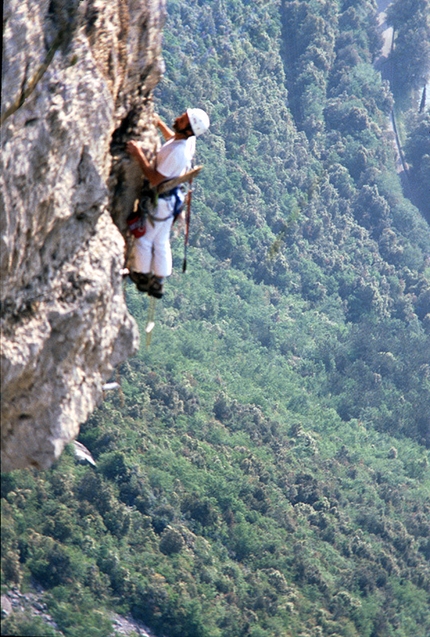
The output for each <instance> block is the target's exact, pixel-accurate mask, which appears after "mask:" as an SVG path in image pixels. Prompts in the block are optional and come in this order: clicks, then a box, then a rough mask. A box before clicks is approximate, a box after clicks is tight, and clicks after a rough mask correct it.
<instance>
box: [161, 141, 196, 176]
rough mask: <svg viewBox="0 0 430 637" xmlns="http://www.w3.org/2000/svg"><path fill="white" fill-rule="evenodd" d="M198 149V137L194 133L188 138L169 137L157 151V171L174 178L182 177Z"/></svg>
mask: <svg viewBox="0 0 430 637" xmlns="http://www.w3.org/2000/svg"><path fill="white" fill-rule="evenodd" d="M195 150H196V138H195V136H194V135H193V136H192V137H188V138H187V139H175V138H174V137H172V139H169V141H167V142H166V143H165V144H163V146H162V147H161V148H160V150H159V151H158V153H157V172H159V173H160V174H161V175H163V176H164V177H166V179H173V178H174V177H180V176H181V175H183V174H184V173H186V172H187V169H189V168H190V167H191V161H192V159H193V157H194V153H195Z"/></svg>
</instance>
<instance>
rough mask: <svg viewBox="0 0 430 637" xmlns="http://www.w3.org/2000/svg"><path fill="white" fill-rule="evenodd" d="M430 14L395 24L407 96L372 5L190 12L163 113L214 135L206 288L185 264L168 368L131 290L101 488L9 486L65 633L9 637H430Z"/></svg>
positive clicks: (179, 31)
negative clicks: (126, 355)
mask: <svg viewBox="0 0 430 637" xmlns="http://www.w3.org/2000/svg"><path fill="white" fill-rule="evenodd" d="M429 15H430V3H429V0H418V1H413V2H412V1H411V0H395V1H394V2H393V3H392V4H391V5H389V7H388V9H387V20H388V24H389V25H391V26H393V28H394V34H395V46H394V47H393V50H392V51H391V53H390V57H389V58H388V60H387V61H386V64H385V71H384V72H381V71H380V70H375V62H376V60H377V59H378V57H379V56H380V50H381V46H382V38H381V34H380V30H378V26H377V7H376V4H375V3H374V2H372V0H254V1H253V2H250V0H228V1H227V0H187V2H185V1H184V0H168V1H167V21H166V25H165V29H164V44H163V55H164V59H165V63H166V73H165V77H164V79H163V80H162V82H161V83H160V85H159V86H158V88H157V89H156V91H155V97H154V100H155V108H156V110H157V111H158V112H159V113H160V115H161V116H162V117H163V118H164V119H165V120H166V121H167V122H171V121H172V120H173V118H174V117H175V116H176V115H177V114H179V113H180V112H182V111H183V110H184V109H185V108H187V107H189V106H193V107H194V106H196V107H201V108H205V109H206V110H207V111H208V112H209V114H210V117H211V130H210V133H208V134H207V135H205V136H203V137H202V138H199V140H198V142H197V149H198V157H197V160H198V161H197V163H199V164H203V165H204V169H203V171H202V172H201V174H200V176H199V178H198V180H196V182H195V191H194V194H193V210H192V218H191V227H190V247H189V250H188V268H187V272H186V273H185V274H182V273H181V264H182V257H183V241H182V240H181V239H176V240H175V241H174V243H173V250H174V274H173V276H172V277H171V278H170V279H169V280H168V282H167V283H166V293H165V296H164V297H163V299H162V300H161V301H157V304H156V316H155V323H156V325H155V328H154V330H153V332H152V339H151V343H150V346H149V347H147V346H146V343H145V324H146V321H147V316H148V308H149V303H148V297H146V296H144V295H143V294H141V293H139V292H138V291H137V289H136V288H135V287H134V285H133V284H132V283H131V282H126V283H125V284H124V293H125V295H126V299H127V304H128V306H129V309H130V312H131V313H132V314H133V316H134V317H135V318H136V320H137V321H138V323H139V327H140V332H141V348H140V351H139V353H138V354H137V355H136V356H134V357H133V358H132V359H130V360H129V361H128V362H127V363H125V364H123V365H122V366H121V367H120V369H119V370H118V373H117V375H116V376H115V378H114V379H119V380H120V383H121V389H120V390H119V391H114V392H109V393H108V394H107V395H106V398H105V400H104V402H103V403H102V404H101V406H100V408H99V409H98V410H97V411H96V412H95V413H94V414H93V416H92V417H91V418H90V420H89V421H88V422H87V423H85V424H84V425H83V426H82V427H81V432H80V435H79V438H78V439H79V441H80V442H82V443H83V444H84V445H85V446H86V447H87V448H88V449H89V450H90V451H91V453H92V455H93V457H94V458H95V461H96V463H97V466H96V467H92V466H89V465H83V464H79V463H77V462H76V460H75V457H74V454H73V448H72V446H71V445H70V446H69V447H68V448H67V449H66V451H65V452H64V454H63V456H62V457H61V459H60V460H59V461H58V463H57V464H56V465H55V466H54V467H53V468H52V469H51V470H49V471H46V472H36V471H15V472H12V473H9V474H6V475H3V476H2V494H1V495H2V592H5V591H8V590H9V589H11V588H12V587H19V588H20V589H21V590H23V591H30V590H32V589H33V588H34V587H35V586H38V587H41V589H42V590H43V591H44V593H43V600H44V602H45V603H46V606H47V609H48V612H49V614H50V615H51V617H53V619H54V620H55V622H56V625H57V628H53V627H52V626H49V627H48V626H47V625H46V624H43V622H42V620H41V619H40V618H38V617H31V616H30V615H28V614H27V615H25V614H24V615H18V614H11V615H10V616H8V617H7V618H5V619H4V620H3V621H2V635H40V636H43V635H48V637H60V635H63V636H64V637H108V636H110V635H115V634H116V633H115V632H114V629H113V627H112V622H111V620H110V616H109V613H110V611H113V610H114V611H115V612H117V613H120V614H122V615H124V616H128V615H129V616H131V617H133V618H135V619H136V620H140V621H142V622H143V623H144V624H145V625H147V626H148V627H150V628H151V629H152V630H153V631H154V634H155V635H157V637H328V636H330V637H428V636H429V634H430V567H429V561H430V467H429V450H430V228H429V223H430V209H429V207H428V206H429V202H430V195H429V192H428V191H429V184H430V135H429V130H430V112H429V109H428V107H427V106H426V105H425V104H424V106H423V104H422V101H423V100H422V89H423V87H424V85H425V83H426V82H428V80H429V72H430V44H429V42H430V22H429ZM417 32H419V33H418V34H417ZM417 38H419V40H420V42H421V45H422V46H419V47H418V46H416V44H417ZM387 69H388V70H387ZM393 111H394V112H395V114H396V118H397V121H398V125H399V127H400V133H401V139H402V143H403V145H404V153H405V157H406V161H407V162H408V166H409V170H408V177H407V179H408V184H409V191H408V193H409V194H410V193H411V196H410V197H407V196H405V195H406V194H407V191H406V190H404V184H402V179H401V176H400V175H399V174H397V172H396V154H395V147H394V141H393V135H392V133H391V132H390V130H389V119H390V115H391V113H392V112H393Z"/></svg>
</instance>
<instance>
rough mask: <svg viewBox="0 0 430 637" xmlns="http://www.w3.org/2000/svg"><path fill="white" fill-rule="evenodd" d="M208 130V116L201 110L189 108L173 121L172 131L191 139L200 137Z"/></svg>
mask: <svg viewBox="0 0 430 637" xmlns="http://www.w3.org/2000/svg"><path fill="white" fill-rule="evenodd" d="M208 128H209V117H208V114H207V113H206V112H205V111H203V110H202V109H201V108H189V109H187V110H186V111H185V113H182V115H179V117H177V118H176V119H175V121H174V124H173V129H174V131H175V132H176V133H178V134H180V135H184V137H191V135H195V136H196V137H198V136H199V135H202V134H203V133H204V132H205V131H207V129H208Z"/></svg>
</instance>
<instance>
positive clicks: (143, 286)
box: [129, 271, 151, 292]
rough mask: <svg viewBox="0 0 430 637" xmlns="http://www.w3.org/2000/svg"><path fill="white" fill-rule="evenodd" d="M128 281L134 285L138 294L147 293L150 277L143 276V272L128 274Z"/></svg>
mask: <svg viewBox="0 0 430 637" xmlns="http://www.w3.org/2000/svg"><path fill="white" fill-rule="evenodd" d="M129 276H130V279H131V280H132V281H133V283H135V284H136V287H137V289H138V290H139V292H148V290H149V285H150V282H151V277H150V275H149V274H144V273H143V272H133V271H131V272H130V275H129Z"/></svg>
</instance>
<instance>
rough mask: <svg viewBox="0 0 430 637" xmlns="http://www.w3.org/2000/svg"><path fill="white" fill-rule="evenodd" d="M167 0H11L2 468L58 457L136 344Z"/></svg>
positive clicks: (4, 178)
mask: <svg viewBox="0 0 430 637" xmlns="http://www.w3.org/2000/svg"><path fill="white" fill-rule="evenodd" d="M163 18H164V0H139V2H138V1H136V0H84V1H79V0H50V1H49V0H9V1H7V2H6V3H5V7H4V25H5V28H4V50H3V69H2V71H3V72H2V133H1V135H2V140H1V141H2V157H1V161H2V165H1V178H0V179H1V199H0V206H1V264H0V265H1V278H2V290H1V300H2V330H3V334H2V420H1V426H2V430H1V435H2V470H3V471H7V470H10V469H15V468H23V467H27V466H30V465H31V466H36V467H38V468H47V467H49V465H50V464H51V463H52V462H53V461H54V460H55V459H56V458H58V456H59V455H60V453H61V451H62V449H63V447H64V445H65V444H66V443H67V442H69V441H70V440H72V439H73V438H74V437H76V435H77V433H78V431H79V424H80V423H82V422H84V421H85V420H86V419H87V417H88V415H89V414H90V412H91V411H92V410H93V409H94V407H95V406H96V404H97V402H98V401H99V400H100V398H101V395H102V389H101V387H102V384H103V382H105V381H106V380H107V379H108V378H109V376H110V375H111V373H112V370H113V368H114V366H116V365H118V364H119V363H120V362H121V361H123V360H125V359H126V358H127V357H128V356H130V355H131V354H133V353H134V351H135V350H136V348H137V346H138V331H137V327H136V325H135V323H134V321H133V319H132V318H131V317H130V315H129V314H128V312H127V308H126V305H125V301H124V294H123V283H122V277H121V272H120V271H121V268H122V267H123V263H124V250H125V243H124V239H123V237H122V235H121V233H120V232H119V230H118V228H117V226H116V225H115V224H114V223H113V221H112V216H113V217H114V218H115V221H116V223H117V225H118V226H119V227H124V219H125V218H126V216H127V214H128V212H129V211H130V209H131V207H132V206H133V203H134V200H135V198H136V193H137V190H138V188H139V187H140V185H141V176H140V174H139V171H138V169H137V168H136V167H135V166H133V163H132V162H131V161H130V160H129V159H128V158H127V157H126V156H125V153H124V150H123V148H124V141H125V140H126V139H128V138H129V137H130V134H133V136H136V135H140V137H141V139H143V143H144V144H145V145H146V146H147V147H148V148H152V149H155V147H156V144H157V138H156V134H155V130H154V128H153V127H152V126H151V125H150V124H149V122H150V120H151V115H152V102H151V91H152V89H153V87H154V86H155V85H156V83H157V82H158V80H159V77H160V74H161V72H162V60H161V55H160V47H161V44H160V43H161V27H162V21H163Z"/></svg>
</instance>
